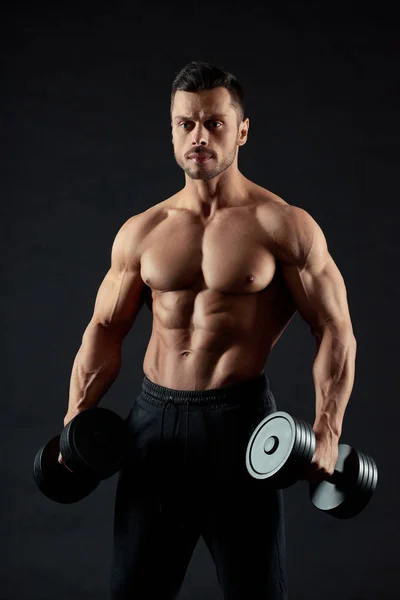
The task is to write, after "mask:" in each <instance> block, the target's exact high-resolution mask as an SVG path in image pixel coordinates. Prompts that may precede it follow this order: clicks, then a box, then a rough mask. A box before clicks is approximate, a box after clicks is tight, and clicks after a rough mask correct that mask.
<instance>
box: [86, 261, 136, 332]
mask: <svg viewBox="0 0 400 600" xmlns="http://www.w3.org/2000/svg"><path fill="white" fill-rule="evenodd" d="M143 287H144V282H143V281H142V278H141V277H140V272H139V268H138V267H135V268H131V269H129V270H128V269H124V270H122V271H118V272H117V271H116V270H113V269H110V270H109V271H108V273H107V274H106V276H105V277H104V279H103V281H102V283H101V285H100V287H99V290H98V292H97V296H96V302H95V306H94V312H93V317H92V323H93V324H100V325H103V326H104V327H105V328H107V329H109V330H110V331H114V332H115V333H117V334H120V335H121V336H124V335H125V334H126V333H127V332H128V330H129V329H130V327H131V326H132V324H133V322H134V320H135V318H136V316H137V314H138V312H139V311H140V309H141V307H142V306H143V302H144V297H143V296H144V295H143V294H142V292H143Z"/></svg>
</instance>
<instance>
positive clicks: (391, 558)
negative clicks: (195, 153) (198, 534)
mask: <svg viewBox="0 0 400 600" xmlns="http://www.w3.org/2000/svg"><path fill="white" fill-rule="evenodd" d="M282 6H283V5H280V8H278V6H277V5H275V4H271V5H268V3H264V4H261V3H251V2H246V3H245V5H239V4H234V3H232V4H230V5H225V6H223V5H222V4H220V5H215V4H210V3H206V4H204V3H181V4H178V3H175V4H172V5H169V6H168V5H162V4H161V2H159V3H154V2H148V3H146V4H145V3H144V2H143V3H128V2H127V3H123V2H114V3H111V2H110V3H109V4H106V3H102V2H98V3H97V4H96V6H92V5H91V6H90V7H89V5H88V4H84V5H83V6H81V7H80V8H79V9H78V8H75V7H74V6H73V5H71V4H68V5H67V3H65V5H62V6H60V5H57V3H53V4H50V3H48V4H43V3H41V4H39V3H37V2H32V3H30V4H29V3H25V4H24V3H20V4H18V3H10V4H9V5H8V6H6V7H5V5H3V8H2V15H1V17H2V18H1V22H2V23H1V24H2V38H1V41H2V54H1V57H2V76H1V90H2V91H1V100H0V101H1V138H2V157H1V214H2V218H1V225H2V227H1V232H2V235H1V240H2V242H3V243H4V247H3V251H2V258H3V261H4V263H3V264H4V266H3V269H2V285H1V301H2V310H1V316H2V333H3V336H2V339H3V347H2V363H1V364H2V366H3V369H2V371H3V372H2V377H1V388H2V406H3V408H4V415H3V418H2V419H1V433H2V435H1V439H2V448H3V451H2V458H3V467H2V473H3V488H2V489H3V491H2V499H3V506H4V508H3V511H2V517H3V531H4V532H5V533H4V534H3V536H2V540H3V543H4V559H3V561H2V562H1V563H0V564H1V570H2V574H1V581H2V583H1V587H0V598H1V600H28V598H29V600H50V599H51V600H53V599H54V598H58V599H59V600H61V599H68V600H72V599H73V600H80V599H83V598H85V599H86V598H90V599H96V600H105V599H106V598H108V593H107V590H108V577H109V568H110V559H111V534H112V511H113V501H114V493H115V485H116V477H113V478H111V479H109V480H107V481H104V482H103V483H102V485H101V487H100V488H98V489H97V490H96V491H95V493H93V494H92V495H91V496H89V497H88V498H86V499H85V500H83V501H82V502H80V503H79V504H76V505H71V506H62V505H58V504H55V503H52V502H50V501H49V500H47V499H46V498H45V497H44V496H42V495H41V494H40V493H39V492H38V490H37V489H36V487H35V484H34V482H33V477H32V463H33V458H34V455H35V453H36V451H37V450H38V448H39V447H40V446H41V445H42V444H43V443H44V442H45V441H46V440H47V439H48V438H50V437H52V436H53V435H55V434H56V433H58V432H59V431H60V428H61V426H62V419H63V417H64V414H65V410H66V406H67V400H68V385H69V377H70V373H71V367H72V362H73V359H74V357H75V354H76V351H77V350H78V347H79V344H80V339H81V335H82V333H83V330H84V328H85V326H86V324H87V322H88V320H89V318H90V316H91V312H92V309H93V303H94V298H95V294H96V291H97V288H98V285H99V283H100V281H101V279H102V278H103V276H104V274H105V272H106V270H107V269H108V265H109V260H110V249H111V244H112V240H113V238H114V236H115V234H116V232H117V230H118V229H119V227H120V226H121V224H122V223H123V222H124V221H125V220H126V219H127V218H128V217H129V216H131V215H132V214H135V213H137V212H140V211H142V210H144V209H146V208H148V207H149V206H151V205H153V204H155V203H156V202H159V201H161V200H163V199H165V198H167V197H168V196H170V195H171V194H173V193H175V192H176V191H177V190H178V189H180V188H181V187H182V186H183V185H184V177H183V172H182V171H181V170H180V169H179V168H178V166H177V165H176V163H175V161H174V158H173V152H172V145H171V134H170V123H169V93H170V86H171V83H172V79H173V77H174V75H175V73H176V72H177V71H178V70H179V69H180V68H181V67H183V66H184V65H185V64H186V63H187V62H189V61H190V60H193V59H200V60H207V61H209V62H212V63H214V64H216V65H219V66H224V67H225V68H227V69H228V70H230V71H232V72H233V73H235V75H236V76H237V77H238V78H239V79H240V80H241V82H242V83H243V85H244V88H245V91H246V114H247V116H249V118H250V131H249V140H248V143H247V144H246V146H245V147H243V148H242V149H241V150H240V153H239V168H240V170H241V171H242V172H243V173H244V174H245V175H246V176H247V177H248V178H249V179H251V180H253V181H255V182H256V183H258V184H259V185H261V186H263V187H266V188H267V189H270V190H272V191H273V192H275V193H277V194H278V195H280V196H282V197H283V198H284V199H285V200H286V201H287V202H289V203H291V204H295V205H298V206H301V207H302V208H304V209H305V210H307V211H309V212H310V214H311V215H312V216H313V217H314V218H315V219H316V220H317V221H318V223H319V224H320V225H321V227H322V228H323V230H324V232H325V235H326V237H327V240H328V245H329V247H330V251H331V253H332V255H333V257H334V259H335V261H336V263H337V264H338V266H339V268H340V270H341V272H342V274H343V276H344V279H345V282H346V285H347V291H348V301H349V306H350V312H351V316H352V321H353V326H354V331H355V335H356V338H357V341H358V355H357V362H356V379H355V385H354V389H353V394H352V398H351V400H350V403H349V405H348V409H347V412H346V416H345V422H344V428H343V435H342V440H341V441H343V442H347V443H350V444H352V445H354V446H356V447H359V448H360V449H361V450H364V451H365V452H369V453H370V454H372V455H373V456H374V458H375V460H376V462H377V463H378V466H379V469H380V479H379V484H378V488H377V491H376V494H375V496H374V498H373V500H372V502H371V504H370V505H369V506H368V507H367V508H366V510H365V511H364V512H363V513H362V514H361V515H359V516H358V517H356V518H355V519H353V520H351V521H339V520H337V519H333V518H332V517H327V516H326V515H324V514H322V513H320V512H319V511H317V510H316V509H315V508H314V507H312V505H311V503H310V502H309V500H308V495H307V486H306V485H305V484H302V483H299V484H298V485H296V486H294V487H293V488H290V489H288V490H286V492H285V506H286V514H287V536H288V538H287V539H288V566H289V585H290V598H291V600H300V599H304V600H305V599H307V600H308V599H310V600H311V599H321V598H324V599H325V600H350V599H351V600H385V599H394V598H398V597H399V592H398V589H397V588H398V584H397V582H398V569H399V566H400V565H399V554H398V541H399V540H398V531H399V523H400V517H399V510H398V501H399V498H398V495H397V493H396V488H398V485H397V482H396V481H393V472H394V473H396V467H397V464H398V455H397V453H396V449H395V443H394V442H395V440H396V439H397V438H398V436H397V430H398V423H399V420H398V419H399V417H400V409H399V402H398V393H397V388H398V386H397V377H398V365H397V361H398V360H399V349H398V323H397V319H396V317H397V312H398V301H399V283H398V259H399V232H398V219H397V217H398V214H399V211H398V181H397V177H396V175H398V159H399V111H398V101H399V96H398V92H399V76H398V72H399V68H398V67H399V57H400V53H399V46H398V42H397V41H396V39H398V33H399V27H398V22H397V21H396V20H395V18H394V16H393V15H392V14H390V13H389V12H388V8H387V7H386V6H385V5H384V4H382V3H378V4H377V5H375V6H374V7H372V4H371V7H370V8H368V6H365V5H355V4H352V3H347V5H346V9H343V10H342V9H340V8H339V7H338V5H337V6H336V8H333V4H332V3H330V4H329V6H328V5H324V3H321V5H320V3H316V2H315V3H310V2H309V3H306V5H304V6H302V7H300V6H296V5H286V7H285V8H282ZM396 167H397V169H396ZM150 330H151V314H150V312H149V311H148V310H147V308H145V309H144V310H143V311H142V312H141V313H140V314H139V316H138V318H137V321H136V323H135V325H134V327H133V329H132V331H131V333H130V335H129V336H128V338H127V339H126V342H125V344H124V349H123V368H122V371H121V374H120V376H119V378H118V379H117V381H116V382H115V384H114V385H113V387H112V388H111V389H110V391H109V392H108V394H107V395H106V396H105V397H104V398H103V400H102V401H101V405H102V406H107V407H110V408H112V409H113V410H115V411H116V412H118V413H119V414H120V415H123V416H125V415H126V414H127V413H128V411H129V409H130V406H131V403H132V401H133V399H134V397H135V395H136V394H137V393H138V391H139V388H140V385H141V380H142V376H143V372H142V360H143V356H144V352H145V349H146V345H147V342H148V339H149V335H150ZM314 352H315V343H314V339H313V338H312V336H311V334H310V331H309V328H308V326H307V325H306V324H305V323H304V322H303V321H302V320H301V318H300V317H298V316H296V318H295V319H294V321H293V322H292V324H291V325H290V327H289V328H288V329H287V330H286V332H285V333H284V335H283V337H282V339H281V340H280V342H279V343H278V344H277V346H276V347H275V349H274V351H273V353H272V355H271V358H270V360H269V361H268V364H267V365H266V370H267V374H268V376H269V378H270V381H271V384H272V389H273V391H274V394H275V397H276V399H277V402H278V405H279V408H280V409H282V410H288V411H289V412H291V413H292V414H294V415H296V416H298V417H301V418H303V419H306V420H309V421H312V419H313V417H314V390H313V381H312V374H311V368H312V361H313V358H314ZM266 518H267V515H266ZM179 598H180V599H182V600H183V599H189V598H190V599H192V600H196V599H200V598H209V599H210V600H211V599H212V600H217V599H221V598H222V594H221V591H220V590H219V587H218V583H217V579H216V574H215V569H214V565H213V563H212V561H211V558H210V556H209V554H208V551H207V549H206V548H205V546H204V544H203V542H202V541H200V543H199V544H198V546H197V548H196V550H195V552H194V555H193V558H192V561H191V563H190V565H189V568H188V571H187V575H186V579H185V582H184V584H183V587H182V590H181V593H180V595H179Z"/></svg>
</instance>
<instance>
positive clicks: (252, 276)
mask: <svg viewBox="0 0 400 600" xmlns="http://www.w3.org/2000/svg"><path fill="white" fill-rule="evenodd" d="M246 279H247V281H250V282H251V283H253V281H255V279H256V278H255V277H254V275H253V274H252V273H250V275H247V277H246Z"/></svg>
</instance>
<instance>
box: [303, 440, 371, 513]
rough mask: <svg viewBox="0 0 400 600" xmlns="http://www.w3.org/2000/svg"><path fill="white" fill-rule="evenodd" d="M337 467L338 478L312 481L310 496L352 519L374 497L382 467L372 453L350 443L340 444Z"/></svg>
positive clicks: (317, 503)
mask: <svg viewBox="0 0 400 600" xmlns="http://www.w3.org/2000/svg"><path fill="white" fill-rule="evenodd" d="M335 471H336V475H337V477H336V478H335V479H334V480H331V481H329V480H325V481H322V482H321V483H318V484H313V483H310V486H309V494H310V499H311V502H312V503H313V504H314V506H315V507H316V508H318V509H319V510H321V511H323V512H326V513H328V514H330V515H332V516H334V517H337V518H339V519H349V518H351V517H354V516H356V515H357V514H359V513H360V512H361V511H362V510H363V509H364V508H365V507H366V505H367V504H368V502H369V500H370V499H371V497H372V494H373V492H374V491H375V488H376V484H377V476H378V470H377V468H376V464H375V462H374V461H373V460H372V459H371V457H367V456H366V455H365V454H363V453H362V452H359V451H357V450H355V449H354V448H352V447H351V446H348V445H347V444H339V456H338V460H337V463H336V466H335Z"/></svg>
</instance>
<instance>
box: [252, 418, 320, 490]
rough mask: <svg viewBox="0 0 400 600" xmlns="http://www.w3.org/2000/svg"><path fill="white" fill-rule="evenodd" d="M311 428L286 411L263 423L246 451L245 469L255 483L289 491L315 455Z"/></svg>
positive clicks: (255, 432) (256, 429)
mask: <svg viewBox="0 0 400 600" xmlns="http://www.w3.org/2000/svg"><path fill="white" fill-rule="evenodd" d="M309 429H310V426H309V425H308V424H307V423H305V422H304V421H301V420H299V419H295V418H294V417H292V416H291V415H289V414H288V413H286V412H283V411H277V412H275V413H272V414H270V415H269V416H267V417H266V418H265V419H263V420H262V421H261V422H260V423H259V424H258V425H257V427H256V428H255V430H254V431H253V433H252V435H251V437H250V439H249V442H248V444H247V448H246V467H247V470H248V472H249V473H250V475H251V476H252V477H254V478H255V479H268V480H269V483H270V484H271V485H272V486H273V487H276V488H283V487H289V486H290V485H292V484H293V483H295V482H296V481H297V479H298V472H299V470H301V468H302V467H304V464H305V461H306V460H310V459H309V456H310V454H311V457H312V455H313V453H314V451H313V442H314V441H315V438H314V437H313V436H312V435H311V434H310V431H309Z"/></svg>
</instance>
